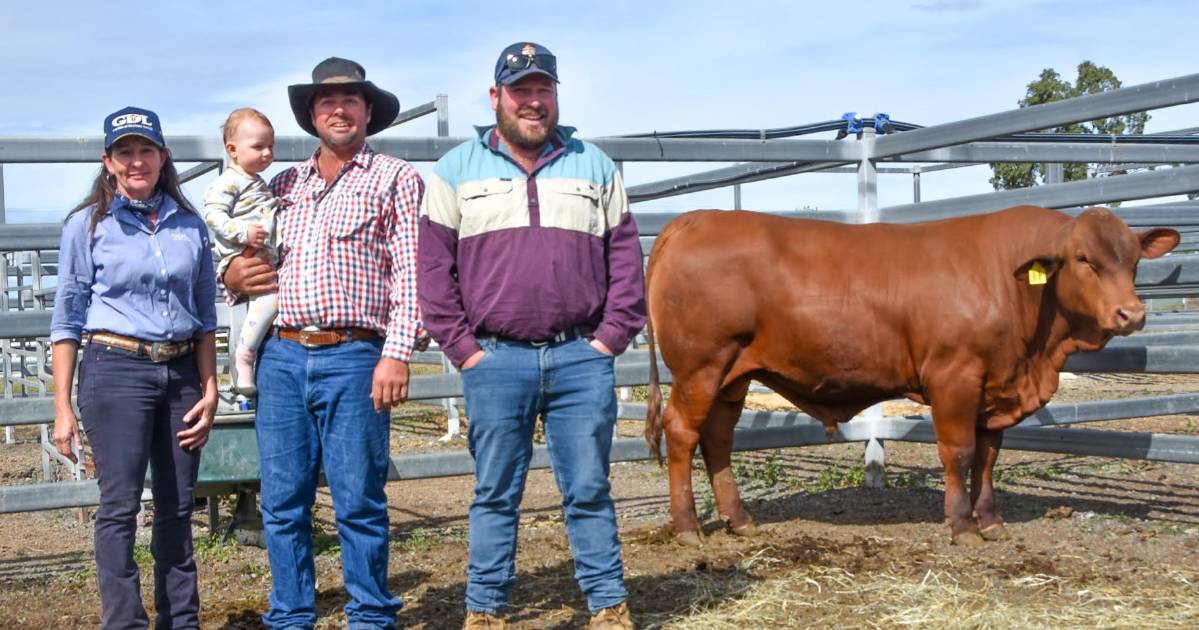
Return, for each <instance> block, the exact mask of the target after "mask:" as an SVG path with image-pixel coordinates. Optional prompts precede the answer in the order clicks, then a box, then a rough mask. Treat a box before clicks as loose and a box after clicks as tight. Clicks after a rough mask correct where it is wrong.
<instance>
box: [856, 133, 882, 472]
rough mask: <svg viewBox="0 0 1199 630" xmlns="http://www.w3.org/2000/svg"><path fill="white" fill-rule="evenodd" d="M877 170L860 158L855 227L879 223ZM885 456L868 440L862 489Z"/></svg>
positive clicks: (876, 411)
mask: <svg viewBox="0 0 1199 630" xmlns="http://www.w3.org/2000/svg"><path fill="white" fill-rule="evenodd" d="M874 141H875V135H874V128H873V127H866V128H864V129H863V130H862V139H861V140H860V142H861V143H862V155H864V156H869V155H871V154H872V153H873V149H874ZM878 218H879V212H878V169H877V165H876V164H875V162H874V161H873V160H871V159H869V158H863V159H862V160H861V161H860V162H858V216H857V219H858V223H878ZM862 416H863V418H864V419H865V420H868V421H871V423H872V424H873V423H875V422H877V421H881V420H882V418H883V406H882V404H878V405H874V406H872V407H870V408H869V409H867V410H866V411H864V412H862ZM885 465H886V452H885V451H884V450H883V444H882V442H880V441H879V440H875V439H871V440H870V441H869V442H867V443H866V454H865V466H866V477H865V480H864V482H863V483H864V485H865V486H866V487H868V488H881V487H883V485H884V484H885V483H886V466H885Z"/></svg>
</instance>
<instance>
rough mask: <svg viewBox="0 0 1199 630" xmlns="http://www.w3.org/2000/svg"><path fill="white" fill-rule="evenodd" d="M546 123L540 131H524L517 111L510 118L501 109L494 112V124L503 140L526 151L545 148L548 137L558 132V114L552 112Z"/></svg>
mask: <svg viewBox="0 0 1199 630" xmlns="http://www.w3.org/2000/svg"><path fill="white" fill-rule="evenodd" d="M546 122H547V123H548V124H546V125H545V126H544V127H542V128H540V129H524V128H522V127H521V126H520V112H519V111H518V112H517V113H516V115H515V116H513V117H511V118H509V117H508V116H507V115H506V114H505V113H504V110H503V109H502V108H500V109H497V110H496V112H495V124H496V127H498V128H499V130H500V135H501V136H503V137H504V140H506V141H507V142H508V143H509V144H512V145H515V146H517V147H519V148H521V149H526V150H534V149H540V148H541V147H543V146H545V143H546V142H547V141H548V140H549V138H550V135H551V134H553V133H556V132H557V131H558V113H557V112H554V114H553V115H552V116H550V117H549V118H547V119H546Z"/></svg>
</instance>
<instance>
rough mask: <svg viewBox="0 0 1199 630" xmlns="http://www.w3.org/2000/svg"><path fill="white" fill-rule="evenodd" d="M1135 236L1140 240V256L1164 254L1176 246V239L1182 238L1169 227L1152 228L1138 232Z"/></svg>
mask: <svg viewBox="0 0 1199 630" xmlns="http://www.w3.org/2000/svg"><path fill="white" fill-rule="evenodd" d="M1136 236H1137V240H1139V241H1141V258H1157V257H1158V256H1161V255H1163V254H1166V253H1168V252H1170V251H1171V250H1173V249H1174V248H1175V247H1178V241H1179V240H1181V238H1182V237H1181V236H1179V234H1178V231H1177V230H1171V229H1170V228H1153V229H1152V230H1145V231H1144V232H1138V233H1137V235H1136Z"/></svg>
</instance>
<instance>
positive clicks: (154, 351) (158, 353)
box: [149, 341, 167, 363]
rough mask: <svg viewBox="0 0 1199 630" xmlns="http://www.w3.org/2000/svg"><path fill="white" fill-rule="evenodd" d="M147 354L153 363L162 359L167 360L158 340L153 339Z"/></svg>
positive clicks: (160, 361)
mask: <svg viewBox="0 0 1199 630" xmlns="http://www.w3.org/2000/svg"><path fill="white" fill-rule="evenodd" d="M149 354H150V361H152V362H154V363H162V362H163V361H166V360H167V358H166V357H163V351H162V344H161V343H160V342H157V341H155V342H154V343H152V344H150V352H149Z"/></svg>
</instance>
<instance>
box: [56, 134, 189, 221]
mask: <svg viewBox="0 0 1199 630" xmlns="http://www.w3.org/2000/svg"><path fill="white" fill-rule="evenodd" d="M164 151H165V149H164ZM105 153H106V154H107V155H108V156H109V157H112V149H111V148H110V149H109V150H108V151H106V152H105ZM166 153H167V156H166V159H165V160H163V161H162V170H161V171H159V173H158V185H157V186H156V187H155V188H156V189H157V190H161V191H162V192H164V193H166V194H167V195H168V196H170V198H171V199H174V200H175V203H177V204H179V207H180V208H183V209H184V210H187V211H188V212H196V209H195V208H194V207H193V206H192V205H191V203H190V202H189V201H188V200H187V197H184V196H183V189H182V188H181V186H180V184H179V172H178V171H176V170H175V161H174V160H173V159H171V152H170V151H167V152H166ZM116 196H117V178H116V176H114V175H112V174H110V173H109V172H108V170H107V169H105V168H104V165H103V164H101V165H100V172H98V173H96V181H94V182H92V189H91V191H90V192H89V193H88V194H87V196H86V197H84V198H83V201H80V202H79V205H77V206H75V207H74V208H71V211H70V212H68V213H67V219H70V218H71V215H73V214H75V213H76V212H79V211H81V210H86V209H88V208H91V213H92V216H91V223H89V224H88V227H87V232H88V234H91V233H92V232H94V231H95V230H96V224H97V223H99V222H100V220H101V219H103V218H104V217H106V216H108V206H110V205H112V200H113V199H114V198H116ZM64 222H65V221H64Z"/></svg>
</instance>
